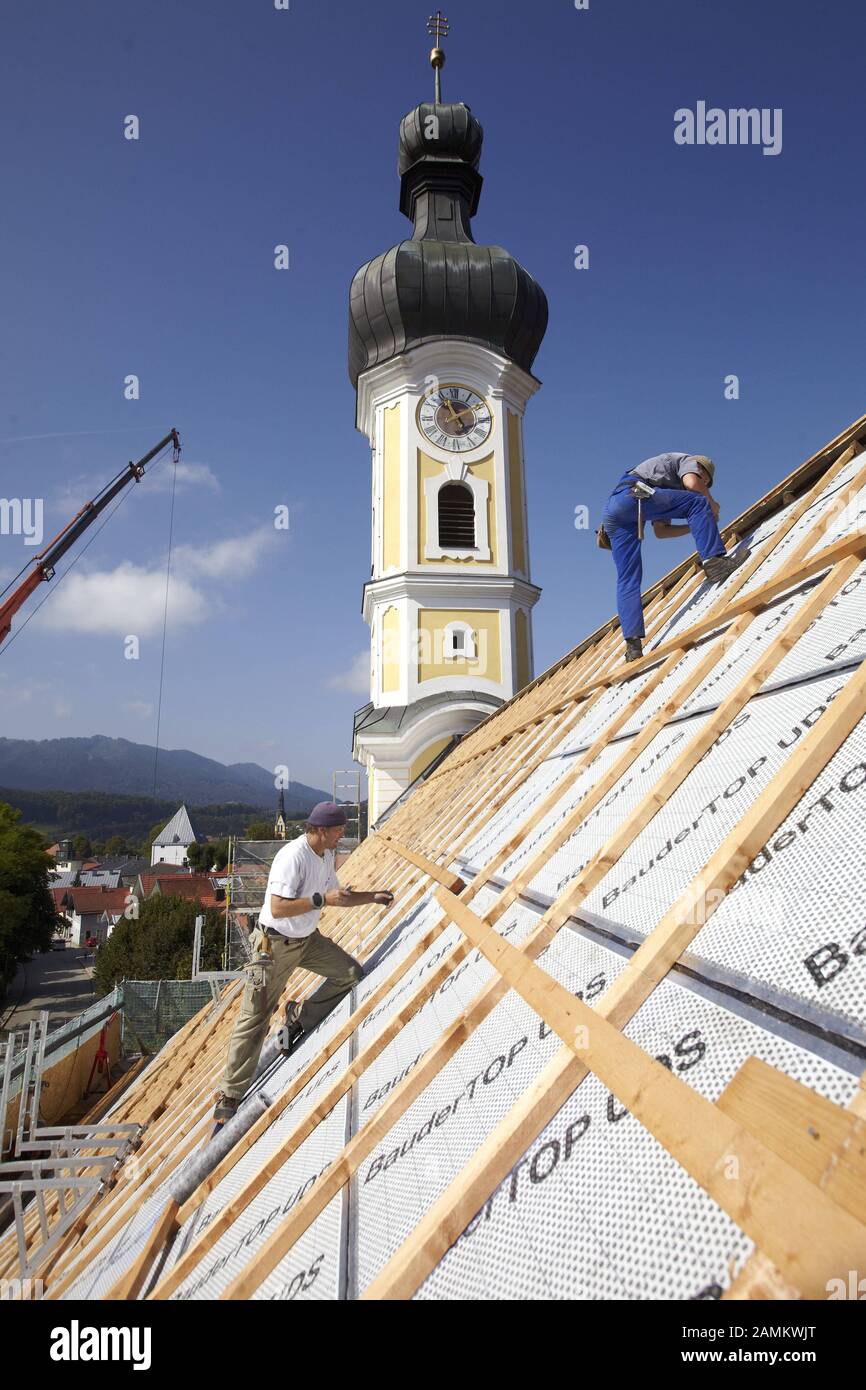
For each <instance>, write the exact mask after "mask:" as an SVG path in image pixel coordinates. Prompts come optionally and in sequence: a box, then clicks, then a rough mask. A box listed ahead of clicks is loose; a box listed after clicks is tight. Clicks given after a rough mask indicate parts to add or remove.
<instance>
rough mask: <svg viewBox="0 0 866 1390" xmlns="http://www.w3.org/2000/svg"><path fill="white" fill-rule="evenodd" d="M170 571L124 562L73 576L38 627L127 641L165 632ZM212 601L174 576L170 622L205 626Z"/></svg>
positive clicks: (171, 588) (169, 603)
mask: <svg viewBox="0 0 866 1390" xmlns="http://www.w3.org/2000/svg"><path fill="white" fill-rule="evenodd" d="M164 604H165V570H163V569H159V570H147V569H145V568H144V567H143V566H142V565H133V564H132V563H131V562H130V561H129V560H123V561H122V562H121V563H120V564H119V565H116V566H115V568H114V569H113V570H94V571H92V572H91V573H90V574H82V573H81V572H80V571H79V570H77V569H76V570H73V572H72V573H71V574H70V575H69V576H68V578H67V579H65V580H64V581H63V583H62V584H61V585H60V586H59V588H57V589H56V590H55V592H54V595H53V597H52V601H51V602H50V603H47V604H46V605H45V607H44V609H43V610H42V613H41V614H40V616H39V618H37V619H36V621H37V622H39V621H40V619H41V621H42V622H43V623H44V624H45V625H46V626H48V627H51V628H55V629H59V630H62V631H64V632H98V633H100V632H101V633H106V634H112V635H114V636H116V637H126V636H127V635H129V634H134V635H135V636H136V637H145V636H149V635H151V634H152V633H155V632H160V631H161V630H162V615H163V608H164ZM207 612H208V601H207V598H206V597H205V595H204V594H202V593H200V592H199V591H198V589H196V587H195V586H194V585H193V584H191V583H190V581H189V580H187V579H184V578H183V577H182V576H181V575H176V574H173V575H172V577H171V584H170V587H169V595H168V618H169V624H170V626H171V627H172V628H173V629H174V628H178V627H187V626H189V624H191V623H197V622H201V621H202V620H203V619H204V618H205V616H206V614H207Z"/></svg>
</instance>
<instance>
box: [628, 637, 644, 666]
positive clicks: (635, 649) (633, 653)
mask: <svg viewBox="0 0 866 1390" xmlns="http://www.w3.org/2000/svg"><path fill="white" fill-rule="evenodd" d="M642 656H643V641H642V639H641V638H640V637H627V638H626V639H625V659H626V661H637V660H638V658H639V657H642Z"/></svg>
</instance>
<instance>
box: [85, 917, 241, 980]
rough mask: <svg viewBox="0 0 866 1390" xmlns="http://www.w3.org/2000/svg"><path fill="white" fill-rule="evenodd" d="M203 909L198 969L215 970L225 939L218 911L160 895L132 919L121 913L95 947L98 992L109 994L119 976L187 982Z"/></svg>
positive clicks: (132, 978) (223, 924) (94, 970)
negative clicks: (195, 936)
mask: <svg viewBox="0 0 866 1390" xmlns="http://www.w3.org/2000/svg"><path fill="white" fill-rule="evenodd" d="M202 913H203V914H204V919H205V920H204V928H203V930H202V942H201V945H202V949H201V968H202V970H219V969H220V967H221V965H222V952H223V944H224V939H225V918H224V916H223V914H222V912H220V911H219V910H218V909H216V908H202V907H201V906H200V905H199V903H198V902H189V901H188V900H187V899H186V898H175V897H172V896H171V894H159V895H157V896H156V897H155V898H148V899H147V901H146V902H144V903H142V905H141V908H140V910H139V915H138V918H137V919H136V920H132V921H130V920H128V919H127V918H125V917H121V919H120V921H119V922H118V923H117V926H116V927H115V928H114V931H113V932H112V933H111V936H110V937H109V938H108V940H107V941H106V942H105V944H104V945H103V946H100V948H99V950H98V951H97V953H96V964H95V965H94V969H93V977H94V983H95V985H96V992H97V994H99V995H103V994H108V993H109V991H110V990H112V989H113V988H114V986H115V985H116V984H118V983H119V982H120V981H121V980H188V979H189V978H190V975H191V973H192V947H193V936H194V933H195V919H196V917H198V916H200V915H201V914H202Z"/></svg>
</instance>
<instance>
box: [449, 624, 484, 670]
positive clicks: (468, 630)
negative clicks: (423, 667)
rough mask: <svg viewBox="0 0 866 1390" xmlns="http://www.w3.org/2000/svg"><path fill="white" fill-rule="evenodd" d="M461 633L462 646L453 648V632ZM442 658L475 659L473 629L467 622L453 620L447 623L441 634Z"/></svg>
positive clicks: (476, 656)
mask: <svg viewBox="0 0 866 1390" xmlns="http://www.w3.org/2000/svg"><path fill="white" fill-rule="evenodd" d="M457 632H461V633H462V634H463V646H462V647H458V648H455V646H454V634H455V633H457ZM442 660H443V661H477V660H478V648H477V644H476V641H475V630H474V628H472V627H470V625H469V623H464V622H461V621H457V620H455V621H454V622H453V623H448V624H447V626H446V627H445V630H444V632H443V634H442Z"/></svg>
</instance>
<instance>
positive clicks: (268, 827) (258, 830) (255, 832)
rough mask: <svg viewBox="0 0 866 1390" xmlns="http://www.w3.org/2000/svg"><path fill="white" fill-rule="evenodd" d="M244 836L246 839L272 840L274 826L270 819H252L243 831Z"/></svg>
mask: <svg viewBox="0 0 866 1390" xmlns="http://www.w3.org/2000/svg"><path fill="white" fill-rule="evenodd" d="M244 838H245V839H247V840H272V839H273V838H274V827H273V822H272V821H267V820H254V821H252V822H251V823H250V824H249V825H248V826H247V828H246V830H245V831H244Z"/></svg>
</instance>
